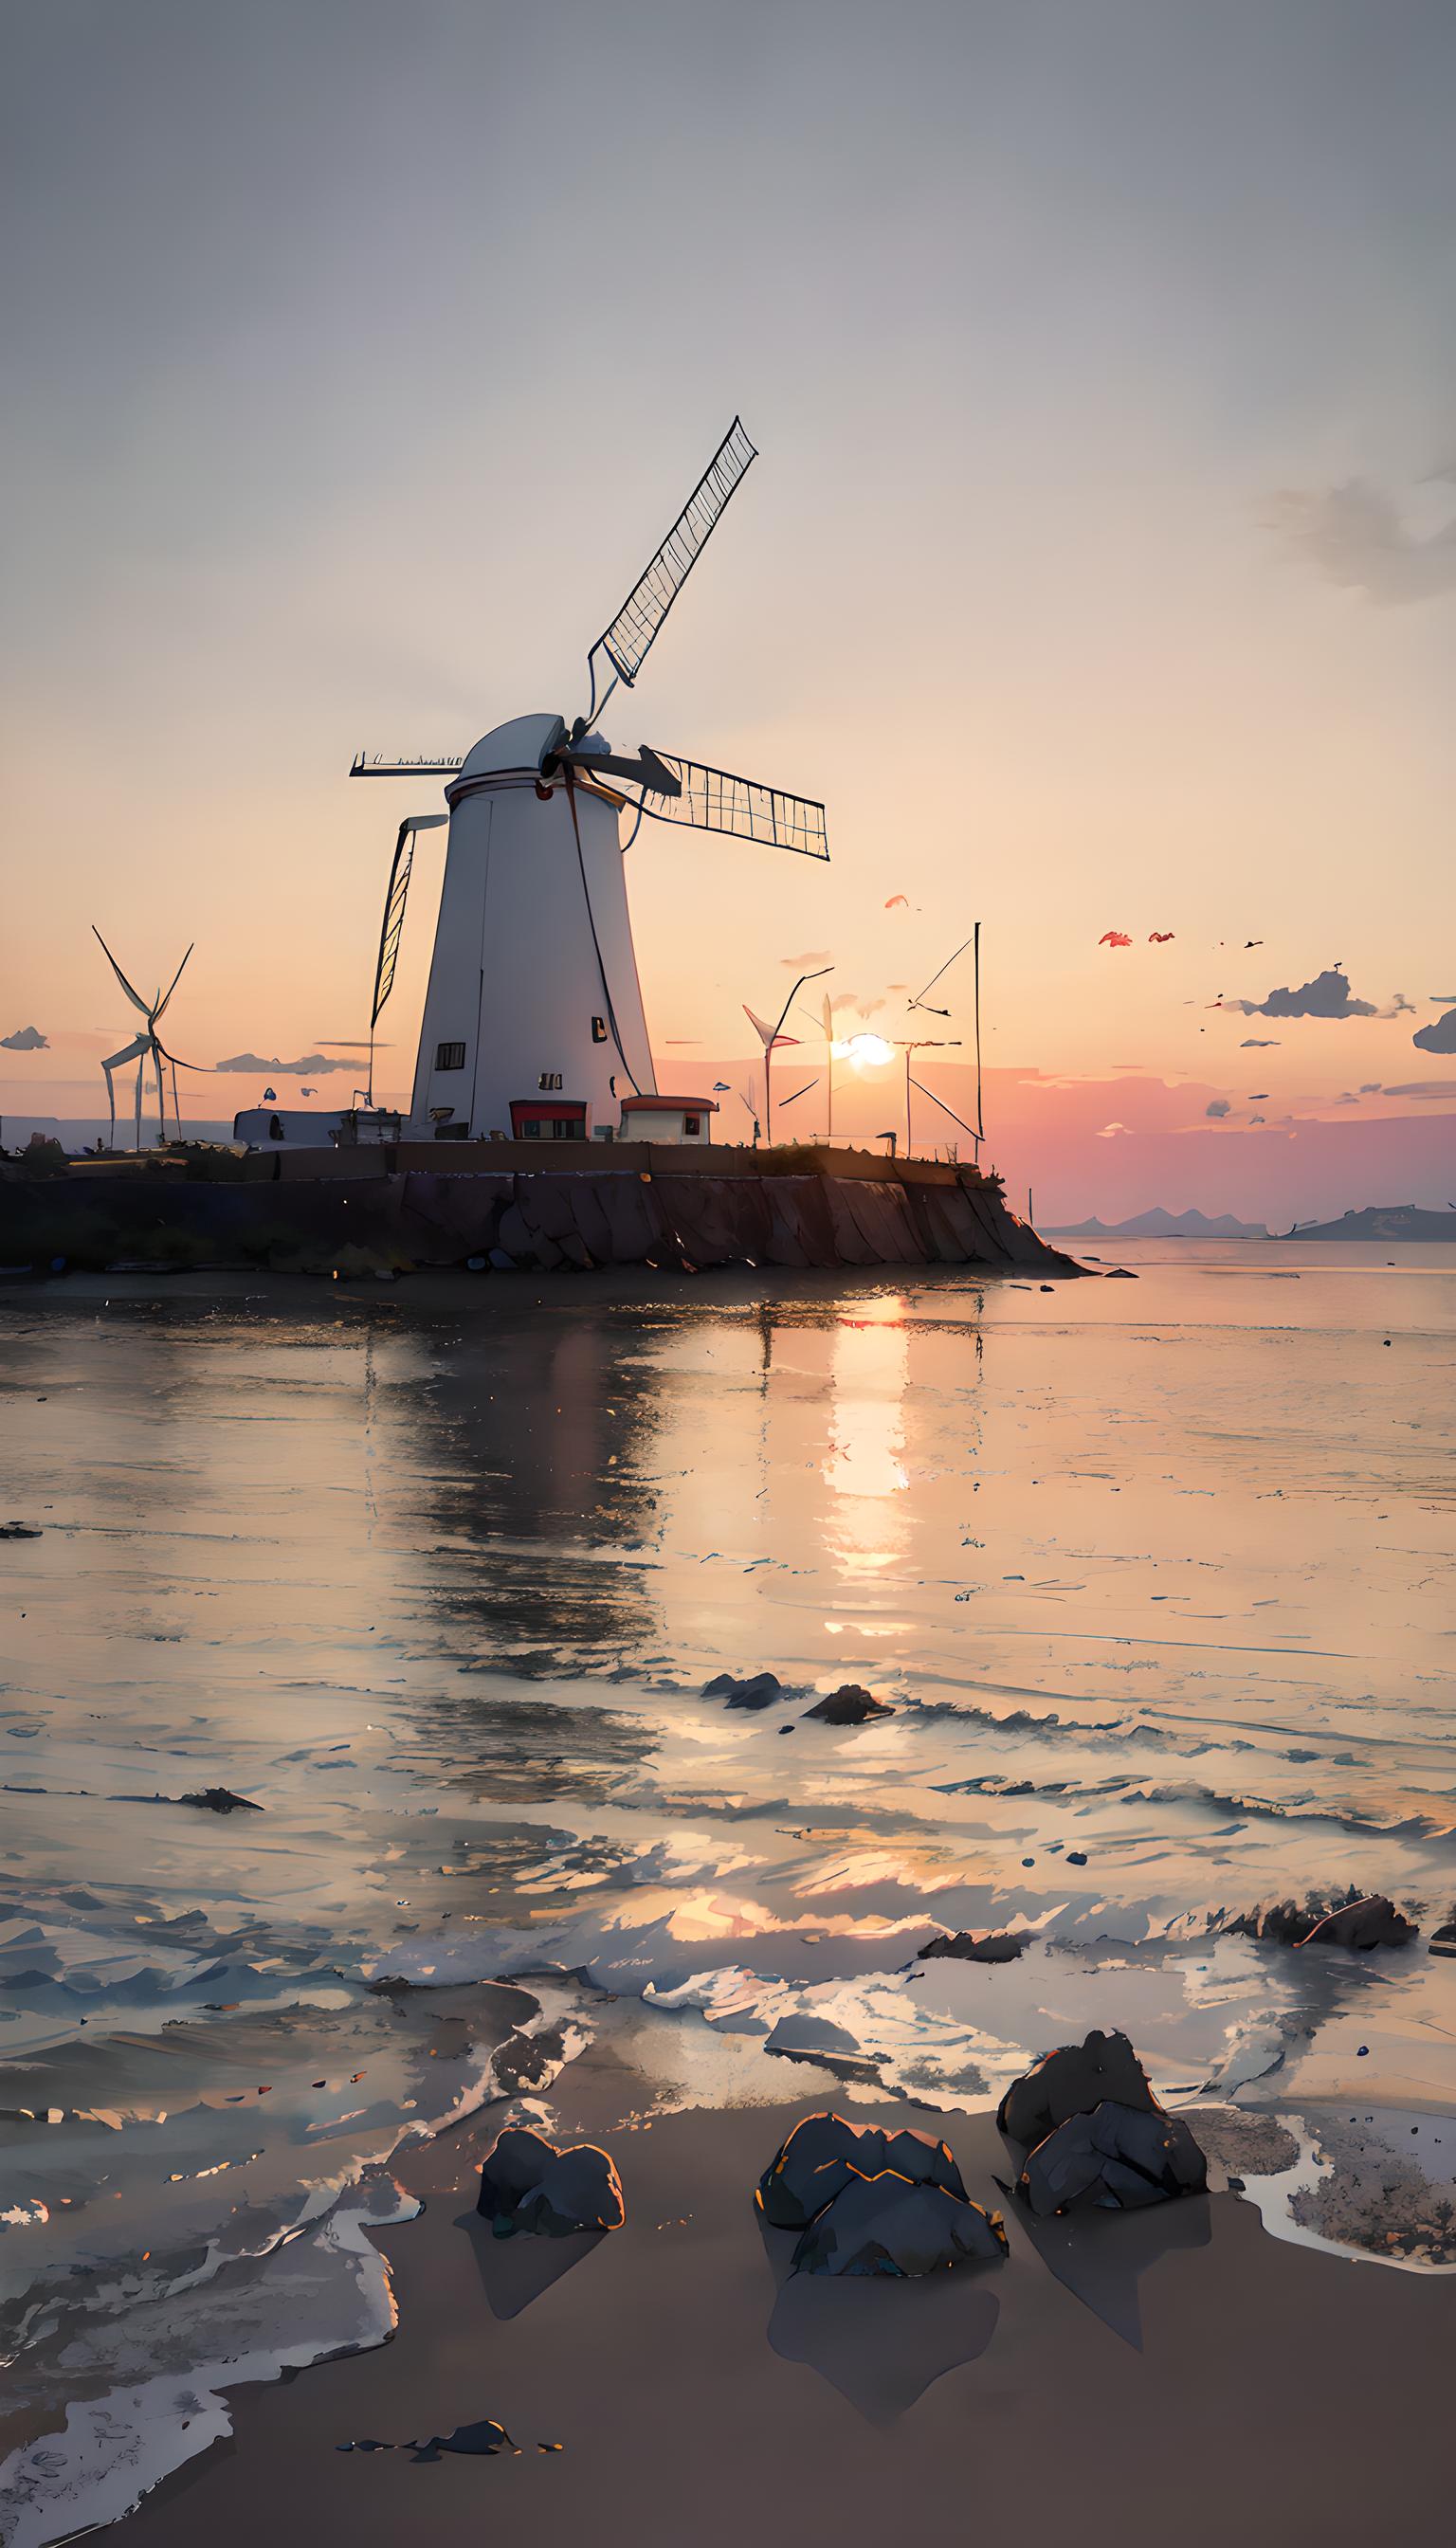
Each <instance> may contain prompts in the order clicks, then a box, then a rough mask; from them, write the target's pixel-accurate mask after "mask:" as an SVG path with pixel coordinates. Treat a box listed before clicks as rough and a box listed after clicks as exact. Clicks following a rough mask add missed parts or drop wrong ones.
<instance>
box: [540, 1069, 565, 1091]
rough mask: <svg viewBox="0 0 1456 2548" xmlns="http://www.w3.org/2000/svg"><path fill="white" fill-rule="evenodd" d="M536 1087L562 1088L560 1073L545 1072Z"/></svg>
mask: <svg viewBox="0 0 1456 2548" xmlns="http://www.w3.org/2000/svg"><path fill="white" fill-rule="evenodd" d="M536 1086H537V1087H538V1088H559V1087H560V1086H561V1073H560V1071H559V1070H543V1071H542V1073H541V1076H540V1078H539V1079H538V1080H537V1082H536Z"/></svg>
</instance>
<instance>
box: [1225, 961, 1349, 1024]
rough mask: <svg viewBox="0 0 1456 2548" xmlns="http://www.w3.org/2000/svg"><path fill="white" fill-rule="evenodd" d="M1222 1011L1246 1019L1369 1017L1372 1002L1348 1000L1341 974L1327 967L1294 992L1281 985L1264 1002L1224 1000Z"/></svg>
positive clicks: (1346, 988) (1346, 987) (1347, 988)
mask: <svg viewBox="0 0 1456 2548" xmlns="http://www.w3.org/2000/svg"><path fill="white" fill-rule="evenodd" d="M1224 1006H1225V1008H1226V1009H1238V1010H1240V1011H1241V1012H1242V1014H1243V1016H1244V1017H1246V1018H1373V1017H1374V1015H1375V1003H1374V1001H1373V1000H1352V999H1351V997H1350V985H1349V981H1348V978H1347V976H1346V975H1345V974H1343V973H1341V972H1339V971H1338V970H1337V969H1336V968H1335V966H1333V965H1330V966H1329V967H1328V968H1327V969H1326V970H1325V971H1324V972H1322V973H1317V974H1316V975H1315V978H1314V980H1313V981H1312V982H1301V984H1300V986H1299V989H1298V990H1297V991H1292V990H1291V989H1290V987H1289V984H1288V983H1287V982H1286V983H1284V984H1283V985H1282V986H1281V988H1280V989H1279V990H1277V991H1271V992H1270V994H1269V996H1268V998H1267V1000H1226V1001H1225V1002H1224Z"/></svg>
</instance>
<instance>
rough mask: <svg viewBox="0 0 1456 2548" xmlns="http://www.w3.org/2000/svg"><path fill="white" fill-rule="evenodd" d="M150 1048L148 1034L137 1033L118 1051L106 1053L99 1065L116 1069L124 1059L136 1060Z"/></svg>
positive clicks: (103, 1067) (108, 1068)
mask: <svg viewBox="0 0 1456 2548" xmlns="http://www.w3.org/2000/svg"><path fill="white" fill-rule="evenodd" d="M150 1050H151V1038H150V1036H144V1035H139V1036H137V1038H136V1040H135V1041H134V1042H133V1043H132V1044H129V1045H124V1046H123V1047H122V1049H121V1051H120V1052H113V1053H108V1055H107V1057H106V1059H105V1061H104V1062H103V1063H102V1065H101V1067H102V1069H103V1070H118V1069H120V1067H121V1065H122V1063H123V1062H124V1061H137V1060H139V1059H140V1057H141V1055H142V1053H144V1052H150Z"/></svg>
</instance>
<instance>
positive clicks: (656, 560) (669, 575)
mask: <svg viewBox="0 0 1456 2548" xmlns="http://www.w3.org/2000/svg"><path fill="white" fill-rule="evenodd" d="M758 456H759V455H758V453H757V451H756V450H755V448H754V446H753V444H752V443H751V442H750V440H749V438H748V435H747V434H746V433H745V432H744V429H743V419H742V417H741V416H735V417H734V419H733V422H732V423H731V424H730V426H729V428H728V430H727V432H726V433H725V434H724V436H723V439H722V441H721V442H720V443H719V445H718V448H717V450H716V451H715V452H714V454H713V456H712V459H711V460H710V461H709V462H708V465H707V467H706V469H705V470H704V471H703V474H702V476H701V477H700V478H699V480H698V482H697V485H696V486H695V487H694V488H693V491H692V493H691V495H690V496H689V497H688V499H687V501H686V503H685V504H684V505H683V510H682V512H681V513H680V514H679V516H678V518H677V520H676V522H675V523H674V524H673V527H672V529H671V530H670V531H669V533H668V536H667V538H666V539H665V540H664V541H663V543H662V546H661V547H660V548H659V549H658V550H656V551H655V553H654V554H653V556H652V557H650V558H649V560H648V562H647V564H646V566H645V567H644V568H643V570H642V573H641V575H640V576H639V577H638V579H637V582H636V583H635V584H634V585H633V587H632V590H631V592H629V593H628V595H627V598H626V600H625V601H624V602H623V603H622V606H621V608H620V610H619V611H618V612H617V614H616V617H615V618H614V619H613V620H611V621H610V623H609V624H608V625H607V626H606V627H605V628H603V630H602V632H601V635H600V636H599V637H598V638H597V640H596V643H595V645H594V646H592V648H591V649H590V651H589V653H588V656H587V666H588V670H589V671H590V672H591V674H592V698H593V701H594V699H595V696H596V671H595V666H594V664H593V663H592V657H593V656H595V655H598V654H604V655H605V656H606V659H607V661H608V663H609V664H610V665H611V668H612V671H613V673H614V674H615V676H616V677H617V679H618V680H619V681H623V682H625V683H626V684H627V687H628V689H630V688H631V686H632V684H633V683H634V682H635V681H636V679H637V676H638V674H639V673H640V672H641V670H642V667H643V665H644V663H645V662H646V661H647V655H648V650H649V648H650V647H651V645H652V642H653V639H654V638H655V637H656V635H657V633H658V630H659V629H660V628H661V626H662V624H663V621H664V620H665V619H666V618H667V615H668V612H669V611H670V610H671V609H672V607H673V604H674V602H675V601H676V600H677V598H678V595H679V593H680V592H682V590H683V585H684V584H685V583H686V581H687V579H688V577H689V575H690V574H691V572H692V570H693V568H694V566H695V565H696V563H697V560H698V558H699V557H700V555H701V554H702V550H703V547H704V545H705V544H706V542H707V540H708V539H709V537H710V536H711V534H712V532H713V531H714V530H715V529H716V528H717V525H718V522H719V521H720V520H721V518H722V514H723V508H724V506H725V505H726V504H727V502H728V499H729V497H730V496H732V495H733V494H734V492H735V490H736V489H737V488H738V486H739V485H740V483H741V482H742V480H743V477H744V475H745V473H746V471H747V470H748V469H749V468H750V466H751V465H752V463H753V462H754V461H755V460H757V458H758ZM589 713H590V711H589Z"/></svg>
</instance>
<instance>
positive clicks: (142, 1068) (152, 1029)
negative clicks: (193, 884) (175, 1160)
mask: <svg viewBox="0 0 1456 2548" xmlns="http://www.w3.org/2000/svg"><path fill="white" fill-rule="evenodd" d="M91 935H92V937H93V938H94V939H95V941H96V944H97V946H98V947H99V948H100V949H101V952H102V954H103V956H105V957H106V960H107V962H108V964H109V965H110V966H111V969H112V971H113V972H114V973H115V975H116V977H117V980H118V981H119V982H120V984H121V986H122V989H123V990H124V991H125V992H126V994H127V997H128V999H129V1000H130V1001H131V1003H132V1006H133V1008H134V1009H139V1010H140V1012H141V1015H142V1016H143V1017H144V1019H145V1020H146V1027H145V1031H144V1032H143V1033H142V1034H139V1035H137V1037H136V1038H135V1039H134V1040H133V1042H132V1043H131V1044H129V1045H124V1046H123V1047H122V1050H121V1051H120V1052H114V1053H111V1054H110V1055H109V1056H108V1058H107V1059H106V1060H105V1061H104V1062H103V1063H102V1065H101V1067H102V1069H103V1071H104V1072H105V1074H106V1096H107V1104H108V1107H109V1108H110V1112H111V1136H110V1141H115V1139H116V1130H117V1092H116V1083H115V1081H114V1080H113V1078H112V1072H113V1071H114V1070H120V1068H121V1066H122V1064H123V1062H125V1061H135V1062H136V1064H137V1149H138V1150H139V1149H140V1147H141V1097H142V1083H143V1081H144V1079H145V1075H146V1065H147V1061H148V1059H149V1060H150V1062H151V1066H152V1071H153V1073H154V1075H155V1078H156V1104H157V1122H158V1131H159V1134H160V1138H162V1139H163V1140H165V1139H166V1135H167V1097H166V1088H165V1085H164V1083H163V1079H162V1064H163V1062H165V1063H166V1064H167V1066H168V1068H169V1069H170V1071H171V1074H172V1117H173V1121H174V1122H175V1124H176V1127H177V1131H178V1134H179V1136H180V1134H181V1131H182V1118H181V1115H180V1114H179V1113H178V1109H177V1061H178V1058H179V1056H178V1055H177V1054H175V1053H170V1052H168V1050H167V1048H166V1047H165V1045H164V1044H163V1043H162V1040H161V1038H160V1036H159V1035H158V1034H157V1031H156V1023H157V1020H158V1018H159V1017H160V1016H161V1014H162V1012H163V1010H164V1009H165V1007H166V1005H167V1002H168V1001H169V1000H170V998H171V996H172V993H173V992H174V991H175V989H176V987H177V985H178V983H179V982H180V981H181V979H182V975H183V973H184V972H185V970H186V967H187V956H190V955H191V954H192V948H191V947H189V948H188V950H187V956H183V958H182V961H181V963H180V964H179V965H178V967H177V970H176V972H175V973H174V974H173V975H172V978H171V981H170V983H169V984H168V986H167V988H166V990H165V991H163V990H162V989H160V988H158V989H157V991H156V992H155V993H154V995H153V997H152V998H151V999H149V1000H144V999H143V998H142V996H141V993H140V992H139V991H136V990H134V989H133V987H132V985H131V983H130V982H129V981H128V979H127V976H126V974H125V973H124V972H123V971H122V968H121V966H120V964H119V963H118V962H117V959H116V957H115V956H113V954H112V952H111V949H110V948H109V947H108V945H107V943H106V940H105V939H104V938H103V937H102V935H101V932H100V930H99V929H98V928H97V926H96V923H95V922H94V921H93V922H92V924H91ZM193 944H194V945H196V941H195V940H194V942H193ZM182 1067H183V1069H184V1070H192V1069H195V1068H196V1064H195V1063H194V1062H189V1061H184V1062H183V1064H182ZM110 1141H109V1143H108V1146H110Z"/></svg>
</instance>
